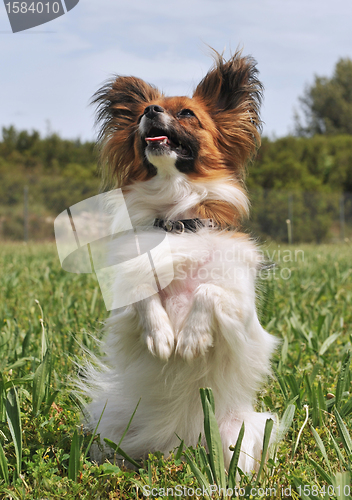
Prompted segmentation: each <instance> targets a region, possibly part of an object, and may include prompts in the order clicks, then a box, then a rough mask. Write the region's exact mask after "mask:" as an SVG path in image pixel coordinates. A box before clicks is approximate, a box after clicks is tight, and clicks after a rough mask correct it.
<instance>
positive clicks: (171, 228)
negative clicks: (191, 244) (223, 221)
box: [154, 219, 217, 233]
mask: <svg viewBox="0 0 352 500" xmlns="http://www.w3.org/2000/svg"><path fill="white" fill-rule="evenodd" d="M154 227H160V228H161V229H164V231H167V232H168V233H171V232H174V233H184V232H185V231H191V232H192V233H195V232H197V231H198V229H201V228H202V227H217V225H216V224H215V221H214V219H182V220H164V219H155V221H154Z"/></svg>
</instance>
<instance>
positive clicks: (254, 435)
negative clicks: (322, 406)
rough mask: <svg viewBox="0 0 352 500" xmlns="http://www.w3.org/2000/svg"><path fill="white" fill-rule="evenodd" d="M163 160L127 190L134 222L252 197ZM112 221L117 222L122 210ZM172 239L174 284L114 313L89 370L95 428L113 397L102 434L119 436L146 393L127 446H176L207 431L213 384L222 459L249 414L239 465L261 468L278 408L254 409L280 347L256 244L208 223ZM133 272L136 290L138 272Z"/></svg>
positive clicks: (140, 450)
mask: <svg viewBox="0 0 352 500" xmlns="http://www.w3.org/2000/svg"><path fill="white" fill-rule="evenodd" d="M162 158H163V157H162V156H161V157H160V156H159V159H158V174H157V175H156V176H155V177H153V178H152V179H150V180H148V181H147V182H136V183H135V184H133V185H132V186H130V187H129V191H128V193H127V195H126V196H125V199H126V203H127V206H128V212H129V215H130V217H131V221H132V224H133V225H134V226H137V225H143V226H150V227H152V225H153V220H154V219H155V218H156V217H163V218H165V219H177V218H183V219H185V218H191V217H193V216H194V207H195V205H197V204H198V203H199V202H200V201H203V200H206V199H220V200H226V201H229V202H231V203H233V204H234V205H235V206H236V204H238V205H240V206H243V205H244V204H245V203H246V197H245V195H244V194H243V192H242V191H241V190H240V189H238V188H237V187H236V185H235V184H233V183H232V182H231V180H230V179H229V180H225V181H224V180H221V181H211V182H197V183H195V182H190V181H189V180H188V179H187V176H186V175H184V174H181V173H179V172H177V171H176V169H172V168H170V165H169V164H168V165H167V169H165V170H164V171H163V173H162V174H161V173H160V169H161V168H163V164H162ZM165 160H166V162H170V158H167V159H166V158H165ZM165 166H166V165H165ZM111 203H112V204H113V200H112V201H111ZM113 228H114V230H115V231H118V229H119V214H118V213H116V214H115V216H114V221H113ZM169 242H170V246H171V249H172V255H173V262H174V271H175V278H174V280H173V282H172V283H171V284H170V285H169V286H168V287H167V288H166V289H165V290H163V291H162V292H161V293H160V294H155V295H153V296H152V297H150V298H149V299H145V300H142V301H139V302H137V303H136V304H134V305H130V306H128V307H125V308H124V309H123V310H119V311H117V312H115V314H112V315H111V317H110V318H109V319H108V320H107V325H106V330H107V337H106V341H105V352H106V356H105V359H104V360H103V362H102V363H101V365H100V367H93V366H92V365H91V366H88V367H87V368H86V380H85V382H84V384H83V387H84V388H85V390H86V392H87V394H88V395H89V397H91V398H92V402H91V403H90V405H89V406H88V411H89V414H90V422H89V426H90V427H91V428H92V429H94V427H95V425H96V424H97V422H98V420H99V417H100V416H101V413H102V411H103V408H104V406H105V404H106V403H107V404H106V409H105V412H104V414H103V417H102V420H101V422H100V425H99V429H98V432H99V433H100V436H101V437H102V438H103V437H107V438H109V439H111V440H113V441H114V442H119V440H120V438H121V436H122V434H123V432H124V430H125V428H126V426H127V424H128V421H129V419H130V417H131V415H132V413H133V411H134V409H135V407H136V405H137V403H138V401H139V399H140V398H141V402H140V405H139V407H138V410H137V412H136V414H135V416H134V419H133V421H132V424H131V427H130V430H129V432H128V433H127V435H126V436H125V438H124V440H123V442H122V445H121V447H122V449H124V450H125V451H126V452H127V453H128V454H129V455H130V456H132V457H134V458H140V457H145V456H147V454H148V452H152V451H157V450H160V451H161V452H163V453H164V454H165V455H166V456H167V455H169V453H170V451H172V450H173V449H174V448H175V447H176V446H178V445H179V439H178V437H177V436H180V437H181V438H182V439H183V440H184V441H185V444H186V445H196V443H197V440H198V437H199V435H200V433H202V431H203V413H202V408H201V402H200V397H199V388H200V387H211V388H212V390H213V393H214V397H215V406H216V417H217V421H218V424H219V428H220V433H221V437H222V443H223V449H224V455H225V463H226V466H227V467H228V466H229V463H230V459H231V455H232V452H231V451H230V450H229V446H230V445H234V444H235V443H236V440H237V436H238V433H239V430H240V428H241V425H242V422H243V421H244V423H245V435H244V440H243V443H242V448H241V455H240V462H239V466H240V468H241V469H242V470H244V471H250V470H253V469H256V468H257V464H258V461H259V460H260V457H261V449H262V441H263V431H264V426H265V422H266V419H267V418H272V416H271V415H270V414H268V413H256V412H255V411H254V410H253V405H254V403H255V395H256V392H257V391H258V389H259V387H260V385H261V384H262V383H263V381H264V380H265V378H266V377H267V376H268V375H269V373H270V361H269V360H270V356H271V354H272V352H273V350H274V349H275V345H276V340H275V338H274V337H272V336H271V335H269V334H268V333H267V332H266V331H265V330H264V329H263V328H262V327H261V325H260V323H259V321H258V317H257V312H256V307H255V296H256V293H255V279H256V272H257V268H258V263H259V255H258V253H257V250H256V247H255V245H254V244H253V243H252V242H251V241H250V240H249V239H248V238H247V237H246V236H243V235H242V236H241V235H238V236H235V237H234V235H233V234H232V233H230V232H226V231H219V230H217V229H208V228H202V229H201V230H199V231H198V232H197V233H184V234H170V235H169ZM131 280H132V281H131V286H135V289H136V297H138V293H139V292H140V290H139V289H138V287H139V284H138V270H134V273H133V278H131ZM116 286H117V287H118V285H116ZM143 286H145V285H143ZM116 292H117V293H118V290H116ZM203 441H204V440H203Z"/></svg>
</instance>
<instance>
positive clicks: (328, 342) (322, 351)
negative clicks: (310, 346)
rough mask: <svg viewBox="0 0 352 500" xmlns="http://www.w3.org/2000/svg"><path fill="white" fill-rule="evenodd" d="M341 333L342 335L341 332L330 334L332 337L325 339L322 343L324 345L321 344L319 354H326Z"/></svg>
mask: <svg viewBox="0 0 352 500" xmlns="http://www.w3.org/2000/svg"><path fill="white" fill-rule="evenodd" d="M340 335H341V332H340V333H333V334H332V335H330V337H328V338H327V339H326V340H324V342H323V343H322V345H321V346H320V349H319V356H323V354H325V352H326V351H327V350H328V349H329V347H330V346H331V345H332V344H333V343H334V342H335V340H337V339H338V338H339V336H340Z"/></svg>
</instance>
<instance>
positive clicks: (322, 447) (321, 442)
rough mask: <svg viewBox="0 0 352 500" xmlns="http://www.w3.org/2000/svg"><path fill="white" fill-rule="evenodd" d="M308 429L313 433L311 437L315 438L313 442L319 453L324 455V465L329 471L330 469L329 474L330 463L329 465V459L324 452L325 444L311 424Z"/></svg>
mask: <svg viewBox="0 0 352 500" xmlns="http://www.w3.org/2000/svg"><path fill="white" fill-rule="evenodd" d="M310 430H311V431H312V434H313V437H314V439H315V442H316V443H317V445H318V448H319V450H320V452H321V454H322V455H323V457H324V460H325V462H326V465H327V466H328V467H329V471H330V474H332V470H331V465H330V461H329V459H328V455H327V453H326V449H325V446H324V443H323V441H322V440H321V437H320V436H319V434H318V433H317V431H316V430H315V429H314V427H313V426H311V427H310Z"/></svg>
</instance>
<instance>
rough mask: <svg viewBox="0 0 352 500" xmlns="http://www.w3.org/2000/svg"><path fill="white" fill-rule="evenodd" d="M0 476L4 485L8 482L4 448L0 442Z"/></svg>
mask: <svg viewBox="0 0 352 500" xmlns="http://www.w3.org/2000/svg"><path fill="white" fill-rule="evenodd" d="M0 478H1V479H2V480H3V481H4V483H5V486H7V485H8V484H9V469H8V466H7V460H6V457H5V453H4V450H3V448H2V446H1V443H0Z"/></svg>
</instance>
